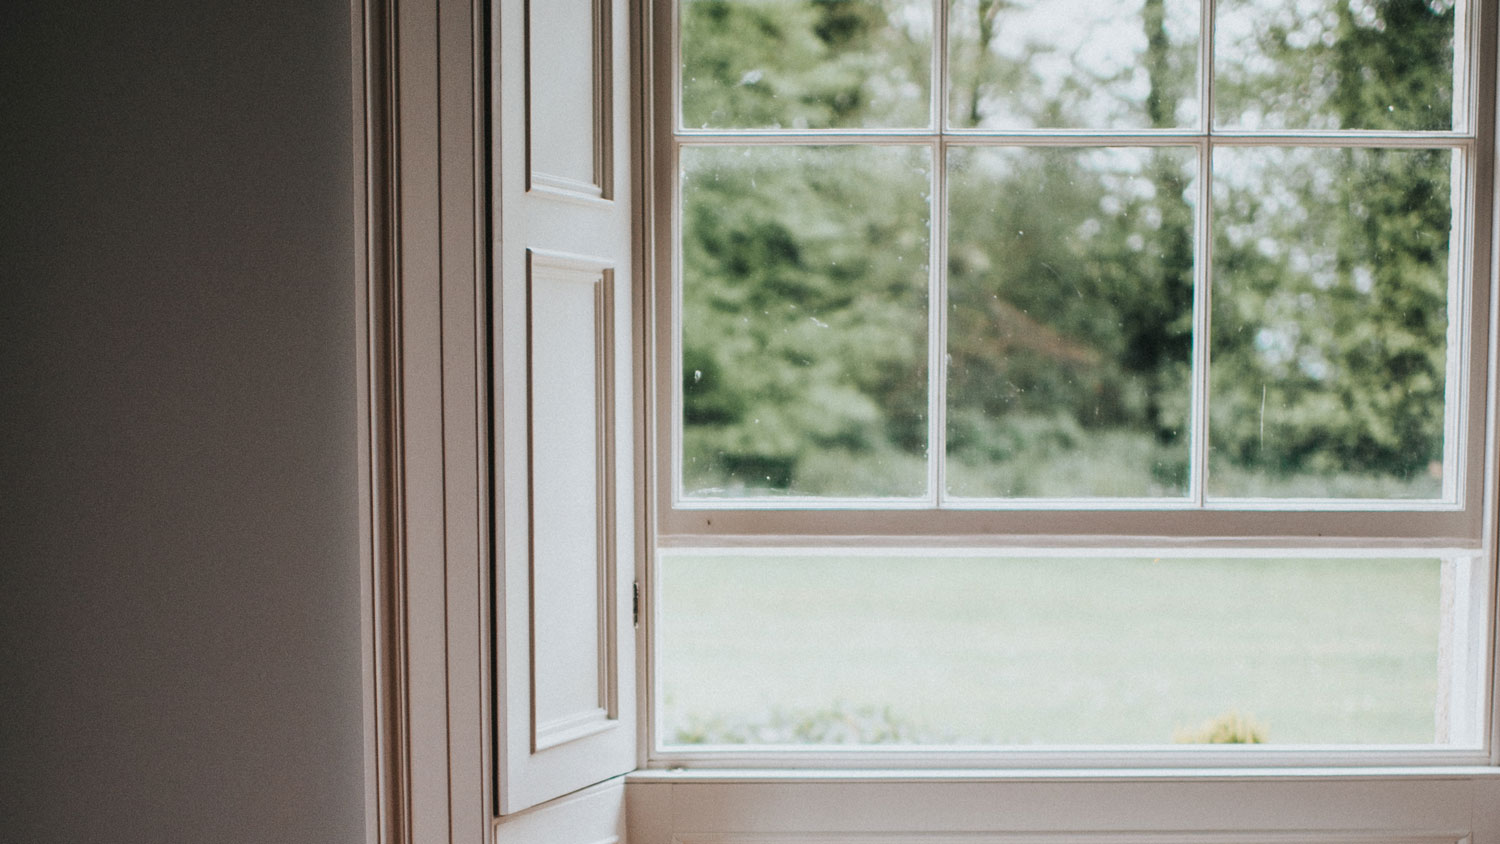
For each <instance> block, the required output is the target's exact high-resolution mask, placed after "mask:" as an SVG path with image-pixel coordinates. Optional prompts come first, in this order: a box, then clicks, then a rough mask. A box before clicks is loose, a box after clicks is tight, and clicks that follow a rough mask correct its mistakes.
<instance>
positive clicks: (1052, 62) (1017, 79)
mask: <svg viewBox="0 0 1500 844" xmlns="http://www.w3.org/2000/svg"><path fill="white" fill-rule="evenodd" d="M949 8H950V11H949V19H948V26H949V30H948V31H949V40H948V78H949V80H950V87H949V99H948V108H949V122H950V123H951V124H952V125H953V126H957V127H985V128H1004V129H1022V128H1052V129H1063V128H1088V129H1164V128H1175V127H1191V126H1194V125H1196V124H1197V121H1198V113H1199V112H1198V70H1197V68H1198V42H1199V21H1200V18H1201V12H1200V8H1201V6H1200V3H1199V2H1198V0H1121V2H1114V0H1050V1H1049V2H1039V1H1038V0H1029V1H1028V0H1022V2H1012V0H952V5H951V6H950V7H949Z"/></svg>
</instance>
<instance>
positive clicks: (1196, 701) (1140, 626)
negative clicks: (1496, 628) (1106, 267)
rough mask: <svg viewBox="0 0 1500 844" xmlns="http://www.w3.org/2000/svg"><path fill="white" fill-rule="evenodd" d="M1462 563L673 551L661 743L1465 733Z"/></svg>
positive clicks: (1375, 737) (664, 604) (662, 657)
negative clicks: (1448, 611)
mask: <svg viewBox="0 0 1500 844" xmlns="http://www.w3.org/2000/svg"><path fill="white" fill-rule="evenodd" d="M1446 565H1450V564H1449V563H1444V562H1440V561H1438V560H1433V559H1368V558H1366V559H1326V558H1324V559H1318V558H1293V559H1181V558H1157V559H1152V558H1100V557H1098V556H1094V557H1090V558H1077V559H1074V558H1041V559H1039V558H1015V557H998V556H996V557H984V558H973V557H969V558H961V557H960V558H956V557H940V556H934V555H932V554H924V555H921V556H910V557H904V556H873V555H869V556H864V557H862V558H861V557H856V556H851V555H839V556H831V555H830V556H813V555H798V554H787V555H784V556H776V557H771V556H754V557H749V556H738V557H736V556H727V555H726V556H715V555H711V554H710V553H707V552H704V553H675V554H663V555H662V558H661V561H660V573H661V574H660V582H659V590H660V591H659V593H658V594H659V597H660V604H659V608H658V609H659V612H658V614H657V618H658V619H659V621H658V626H657V628H656V633H657V651H656V666H657V683H658V687H657V701H659V702H660V706H659V710H658V711H659V718H660V720H659V722H658V724H659V732H658V735H659V742H660V743H662V744H665V745H704V744H734V745H788V744H979V745H1036V744H1053V745H1058V744H1063V745H1120V744H1129V745H1162V744H1169V743H1173V742H1185V743H1221V742H1229V741H1235V740H1236V739H1238V740H1239V741H1246V742H1248V741H1250V740H1254V739H1258V740H1259V741H1262V742H1268V743H1272V744H1432V743H1435V742H1440V741H1446V740H1447V739H1446V735H1442V736H1441V737H1440V734H1439V730H1440V726H1439V723H1438V718H1437V716H1436V712H1437V707H1438V703H1439V700H1440V692H1439V685H1440V683H1441V682H1444V680H1443V679H1442V678H1443V677H1445V676H1446V675H1445V674H1443V673H1441V672H1440V668H1439V666H1440V655H1439V630H1440V628H1441V627H1442V626H1443V625H1444V623H1445V622H1444V618H1445V609H1444V607H1443V605H1442V600H1443V599H1442V598H1441V594H1442V592H1441V589H1440V578H1441V576H1442V567H1443V566H1446ZM1453 565H1463V564H1462V563H1455V564H1453Z"/></svg>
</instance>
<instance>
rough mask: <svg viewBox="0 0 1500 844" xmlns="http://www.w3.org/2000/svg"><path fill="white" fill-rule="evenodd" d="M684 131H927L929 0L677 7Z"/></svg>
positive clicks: (752, 0)
mask: <svg viewBox="0 0 1500 844" xmlns="http://www.w3.org/2000/svg"><path fill="white" fill-rule="evenodd" d="M680 20H681V25H682V45H681V46H682V123H683V125H684V126H686V127H689V128H694V129H698V128H702V129H710V128H714V129H743V128H761V129H771V128H793V129H830V128H874V127H925V126H930V125H931V118H930V117H929V116H928V115H929V113H930V111H931V105H930V100H931V94H930V91H931V85H932V82H931V79H932V32H933V26H932V3H931V0H683V3H682V8H681V18H680Z"/></svg>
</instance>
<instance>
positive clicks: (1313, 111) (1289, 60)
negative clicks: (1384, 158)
mask: <svg viewBox="0 0 1500 844" xmlns="http://www.w3.org/2000/svg"><path fill="white" fill-rule="evenodd" d="M1216 8H1217V15H1218V19H1217V21H1216V22H1215V29H1214V74H1215V75H1214V112H1215V113H1214V117H1215V120H1216V122H1217V123H1218V124H1219V125H1221V126H1227V127H1236V128H1246V129H1379V130H1419V129H1426V130H1437V129H1450V128H1453V125H1454V124H1453V83H1454V72H1453V69H1454V37H1453V33H1454V20H1455V18H1456V16H1457V15H1458V14H1460V13H1461V12H1462V9H1461V8H1460V6H1459V4H1458V3H1456V2H1455V0H1219V2H1218V3H1217V4H1216Z"/></svg>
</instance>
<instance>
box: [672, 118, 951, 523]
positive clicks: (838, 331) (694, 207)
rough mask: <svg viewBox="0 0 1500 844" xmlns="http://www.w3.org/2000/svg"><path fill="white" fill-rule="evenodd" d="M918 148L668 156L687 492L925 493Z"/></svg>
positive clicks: (924, 157)
mask: <svg viewBox="0 0 1500 844" xmlns="http://www.w3.org/2000/svg"><path fill="white" fill-rule="evenodd" d="M931 177H932V163H931V152H930V151H929V148H928V147H925V146H923V147H901V146H878V147H872V146H866V147H857V146H843V147H838V146H823V147H788V146H756V147H688V148H685V149H683V150H682V197H683V199H682V203H683V207H682V217H681V219H682V328H681V330H682V335H681V336H682V398H683V402H682V404H683V407H682V427H683V442H682V485H683V489H684V491H685V493H686V494H687V495H689V496H708V497H725V496H729V497H740V496H747V495H748V496H754V495H782V494H798V495H820V496H857V497H875V496H915V495H921V494H922V493H923V492H924V491H925V490H926V478H927V468H926V452H927V268H928V249H929V240H930V238H929V233H928V225H929V219H928V217H929V206H930V202H929V193H930V191H931V186H930V180H931Z"/></svg>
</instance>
